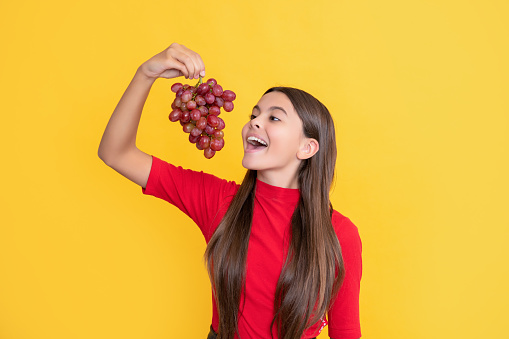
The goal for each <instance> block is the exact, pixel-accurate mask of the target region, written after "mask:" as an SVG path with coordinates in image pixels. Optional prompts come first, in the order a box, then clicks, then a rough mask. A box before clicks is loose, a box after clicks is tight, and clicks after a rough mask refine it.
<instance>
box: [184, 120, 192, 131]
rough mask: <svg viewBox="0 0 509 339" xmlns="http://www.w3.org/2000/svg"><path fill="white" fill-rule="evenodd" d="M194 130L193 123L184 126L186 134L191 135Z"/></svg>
mask: <svg viewBox="0 0 509 339" xmlns="http://www.w3.org/2000/svg"><path fill="white" fill-rule="evenodd" d="M193 129H194V125H193V123H192V122H188V123H187V124H185V125H184V128H183V130H184V133H191V131H192V130H193Z"/></svg>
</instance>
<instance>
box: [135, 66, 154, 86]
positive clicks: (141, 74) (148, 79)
mask: <svg viewBox="0 0 509 339" xmlns="http://www.w3.org/2000/svg"><path fill="white" fill-rule="evenodd" d="M144 65H145V64H142V65H141V66H140V67H138V69H137V70H136V74H135V77H137V78H140V79H142V80H143V81H146V82H149V83H151V84H153V83H154V82H155V81H156V80H157V77H151V76H148V75H147V73H146V72H145V70H144V68H143V67H144Z"/></svg>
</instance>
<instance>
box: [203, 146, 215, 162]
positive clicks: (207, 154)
mask: <svg viewBox="0 0 509 339" xmlns="http://www.w3.org/2000/svg"><path fill="white" fill-rule="evenodd" d="M215 154H216V151H214V150H212V149H211V148H205V151H204V152H203V155H205V158H207V159H210V158H212V157H213V156H214V155H215Z"/></svg>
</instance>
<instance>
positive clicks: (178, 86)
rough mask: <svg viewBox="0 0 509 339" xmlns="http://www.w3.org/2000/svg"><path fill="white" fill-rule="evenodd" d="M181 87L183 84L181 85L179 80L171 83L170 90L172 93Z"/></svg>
mask: <svg viewBox="0 0 509 339" xmlns="http://www.w3.org/2000/svg"><path fill="white" fill-rule="evenodd" d="M182 87H184V85H182V84H181V83H180V82H177V83H174V84H173V85H171V91H172V92H173V93H177V92H178V91H179V90H180V89H181V88H182Z"/></svg>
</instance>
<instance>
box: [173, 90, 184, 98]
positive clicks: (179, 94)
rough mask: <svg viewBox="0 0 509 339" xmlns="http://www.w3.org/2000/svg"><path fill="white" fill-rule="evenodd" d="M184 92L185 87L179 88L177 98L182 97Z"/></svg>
mask: <svg viewBox="0 0 509 339" xmlns="http://www.w3.org/2000/svg"><path fill="white" fill-rule="evenodd" d="M182 93H184V89H183V88H181V89H179V90H178V92H177V94H175V96H176V97H177V98H180V97H181V96H182Z"/></svg>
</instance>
